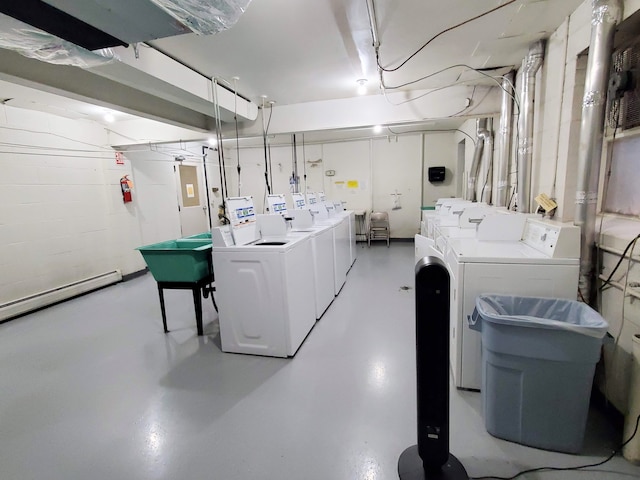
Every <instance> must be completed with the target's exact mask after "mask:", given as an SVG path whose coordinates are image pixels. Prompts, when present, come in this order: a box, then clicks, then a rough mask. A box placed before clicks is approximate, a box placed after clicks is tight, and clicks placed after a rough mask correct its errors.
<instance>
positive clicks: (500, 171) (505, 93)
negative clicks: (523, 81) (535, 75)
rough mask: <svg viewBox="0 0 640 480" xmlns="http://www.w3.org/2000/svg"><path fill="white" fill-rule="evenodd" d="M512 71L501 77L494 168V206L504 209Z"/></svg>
mask: <svg viewBox="0 0 640 480" xmlns="http://www.w3.org/2000/svg"><path fill="white" fill-rule="evenodd" d="M513 85H514V73H513V71H511V72H509V73H507V74H505V75H504V76H503V77H502V108H501V109H500V126H499V127H498V128H499V135H498V139H497V148H496V150H497V151H498V164H497V166H496V170H497V175H498V181H497V190H496V195H495V202H494V203H495V205H496V206H497V207H506V206H507V203H508V199H507V193H508V190H509V164H510V163H511V130H512V128H511V126H512V124H513V99H514V94H515V92H514V91H513Z"/></svg>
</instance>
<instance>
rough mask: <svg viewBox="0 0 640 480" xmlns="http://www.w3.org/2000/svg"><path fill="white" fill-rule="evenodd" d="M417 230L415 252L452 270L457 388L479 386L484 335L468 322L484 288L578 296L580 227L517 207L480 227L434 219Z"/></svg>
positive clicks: (453, 358) (487, 290)
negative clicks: (429, 231)
mask: <svg viewBox="0 0 640 480" xmlns="http://www.w3.org/2000/svg"><path fill="white" fill-rule="evenodd" d="M433 232H434V236H435V237H436V238H435V239H434V238H427V237H425V236H421V235H417V236H416V258H422V256H427V255H433V256H437V257H440V258H442V259H443V260H444V262H445V264H446V265H447V268H448V270H449V273H450V275H451V321H450V361H451V370H452V373H453V378H454V383H455V385H456V386H457V387H458V388H465V389H472V390H479V389H480V385H481V358H480V352H481V348H480V341H481V336H480V334H479V333H478V332H475V331H473V330H471V329H470V328H469V325H468V318H469V317H470V316H471V314H472V313H473V309H474V307H475V299H476V297H477V296H478V295H480V294H482V293H500V294H508V295H522V296H541V297H555V298H566V299H575V298H576V296H577V290H578V270H579V258H580V230H579V228H578V227H575V226H574V225H568V224H561V223H558V222H552V221H549V220H542V219H539V218H536V217H535V216H529V215H522V214H516V213H504V212H493V213H488V214H487V215H485V216H484V218H483V219H482V220H481V221H480V223H478V224H477V228H474V229H468V228H463V227H442V226H441V225H437V224H434V229H433Z"/></svg>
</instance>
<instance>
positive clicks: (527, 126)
mask: <svg viewBox="0 0 640 480" xmlns="http://www.w3.org/2000/svg"><path fill="white" fill-rule="evenodd" d="M544 45H545V44H544V40H539V41H537V42H535V43H533V44H532V45H531V46H530V47H529V53H528V54H527V56H526V58H525V59H524V61H523V62H522V91H521V93H520V99H521V101H520V121H519V122H518V138H519V141H518V203H517V205H518V211H519V212H524V213H529V210H530V209H531V205H530V197H531V161H532V159H533V102H534V96H535V90H536V73H537V72H538V70H539V69H540V67H541V66H542V61H543V59H544Z"/></svg>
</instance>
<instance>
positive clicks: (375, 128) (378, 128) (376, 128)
mask: <svg viewBox="0 0 640 480" xmlns="http://www.w3.org/2000/svg"><path fill="white" fill-rule="evenodd" d="M373 133H382V125H374V126H373Z"/></svg>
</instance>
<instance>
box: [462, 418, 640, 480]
mask: <svg viewBox="0 0 640 480" xmlns="http://www.w3.org/2000/svg"><path fill="white" fill-rule="evenodd" d="M639 423H640V415H638V417H637V418H636V427H635V428H634V429H633V433H632V434H631V436H630V437H629V438H628V439H627V440H626V441H625V442H623V443H622V445H620V446H619V447H618V448H616V449H615V450H614V451H613V453H611V455H609V456H608V457H607V458H605V459H604V460H602V461H601V462H597V463H591V464H587V465H579V466H577V467H538V468H530V469H528V470H522V471H521V472H518V473H516V474H515V475H513V476H511V477H497V476H493V475H488V476H484V477H469V480H489V479H493V480H514V479H515V478H518V477H520V476H521V475H525V474H527V473H533V472H558V471H567V470H582V469H585V468H593V467H599V466H600V465H604V464H605V463H607V462H608V461H609V460H611V459H612V458H613V457H615V456H616V455H617V454H618V453H620V451H621V450H622V449H623V448H624V447H625V445H627V444H628V443H629V442H630V441H631V440H633V438H634V437H635V436H636V433H638V424H639Z"/></svg>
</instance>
